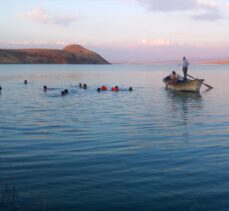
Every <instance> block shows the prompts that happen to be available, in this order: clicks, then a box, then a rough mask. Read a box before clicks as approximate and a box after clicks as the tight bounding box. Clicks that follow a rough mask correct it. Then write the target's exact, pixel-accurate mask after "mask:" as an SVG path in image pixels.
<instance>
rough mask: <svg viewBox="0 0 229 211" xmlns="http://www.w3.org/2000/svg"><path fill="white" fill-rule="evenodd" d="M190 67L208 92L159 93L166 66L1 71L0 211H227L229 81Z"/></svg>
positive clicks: (14, 67) (206, 69)
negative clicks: (102, 88)
mask: <svg viewBox="0 0 229 211" xmlns="http://www.w3.org/2000/svg"><path fill="white" fill-rule="evenodd" d="M192 68H193V69H192V71H193V72H194V73H193V75H200V77H201V78H202V77H203V78H205V79H207V82H208V83H209V84H213V86H214V87H215V89H213V90H211V91H209V92H203V90H204V89H202V90H201V93H200V94H196V93H183V92H174V91H171V90H165V89H164V84H163V83H162V82H161V79H162V78H163V77H164V76H165V75H167V73H168V72H170V71H171V70H170V69H171V67H170V66H160V65H155V66H152V65H108V66H106V65H105V66H100V65H96V66H93V65H85V66H81V65H79V66H77V65H69V66H68V65H60V66H58V65H41V66H40V65H8V66H6V65H3V66H0V85H1V86H2V87H3V90H2V93H1V95H0V172H1V174H0V208H1V209H0V210H10V209H11V210H14V209H15V210H226V209H227V208H228V206H229V204H228V196H229V182H228V177H229V173H228V171H227V169H228V168H229V156H228V154H229V142H228V137H229V130H228V128H229V100H228V99H229V92H228V91H226V90H228V83H227V81H226V80H224V79H225V78H228V77H229V72H227V71H225V70H226V69H227V67H223V66H220V67H215V66H214V68H213V67H212V66H194V67H193V66H192ZM216 68H218V69H217V72H216ZM195 71H196V72H195ZM219 73H220V75H221V77H222V78H221V79H220V78H217V77H218V76H219ZM216 76H217V77H216ZM25 79H27V80H28V82H29V83H28V84H27V85H25V84H23V82H24V80H25ZM213 79H214V80H213ZM79 82H82V83H87V84H88V89H87V90H82V89H79V88H78V84H79ZM44 85H46V86H48V87H51V88H56V89H52V90H49V91H47V92H44V91H43V86H44ZM101 85H106V86H108V87H112V86H115V85H118V86H119V87H121V88H128V87H129V86H132V87H134V91H133V92H128V91H121V92H117V93H114V92H110V91H109V92H101V93H98V92H97V91H96V89H97V88H98V86H101ZM63 89H68V90H69V95H67V96H64V97H62V96H61V95H60V91H61V90H63ZM16 193H17V194H16ZM6 199H7V200H6ZM9 204H11V205H9Z"/></svg>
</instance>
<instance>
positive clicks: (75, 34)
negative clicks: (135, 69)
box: [0, 0, 229, 62]
mask: <svg viewBox="0 0 229 211" xmlns="http://www.w3.org/2000/svg"><path fill="white" fill-rule="evenodd" d="M0 5H1V7H0V14H1V17H2V18H1V19H0V27H1V38H0V48H58V49H61V48H63V47H64V46H65V45H68V44H73V43H75V44H80V45H82V46H84V47H86V48H89V49H91V50H94V51H96V52H98V53H99V54H101V55H102V56H103V57H104V58H105V59H107V60H109V61H110V62H122V61H129V62H150V61H157V60H169V59H179V58H181V57H182V56H183V55H185V56H187V57H198V58H199V57H200V58H207V57H229V27H228V25H229V0H65V1H64V0H0Z"/></svg>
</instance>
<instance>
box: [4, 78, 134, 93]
mask: <svg viewBox="0 0 229 211" xmlns="http://www.w3.org/2000/svg"><path fill="white" fill-rule="evenodd" d="M24 84H28V81H27V80H24ZM79 88H80V89H87V88H88V86H87V84H82V83H79ZM54 89H55V88H48V87H47V86H43V90H44V92H47V91H48V90H54ZM1 90H2V87H1V86H0V91H1ZM102 91H112V92H119V91H130V92H132V91H133V88H132V87H129V88H128V89H120V88H119V87H118V86H113V87H111V88H108V87H107V86H105V85H103V86H101V87H98V88H97V92H102ZM68 93H69V91H68V89H64V90H62V91H61V92H60V94H61V95H62V96H65V95H67V94H68Z"/></svg>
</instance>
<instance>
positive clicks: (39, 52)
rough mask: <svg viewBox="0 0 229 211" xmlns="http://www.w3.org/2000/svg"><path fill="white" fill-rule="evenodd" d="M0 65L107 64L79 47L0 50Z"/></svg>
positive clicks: (99, 57) (98, 56) (91, 52)
mask: <svg viewBox="0 0 229 211" xmlns="http://www.w3.org/2000/svg"><path fill="white" fill-rule="evenodd" d="M0 64H109V62H107V61H106V60H105V59H103V58H102V57H101V56H100V55H98V54H97V53H95V52H93V51H90V50H88V49H86V48H83V47H82V46H80V45H69V46H66V47H65V48H64V49H62V50H56V49H0Z"/></svg>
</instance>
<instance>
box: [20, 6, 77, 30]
mask: <svg viewBox="0 0 229 211" xmlns="http://www.w3.org/2000/svg"><path fill="white" fill-rule="evenodd" d="M17 17H19V18H24V19H29V20H32V21H35V22H39V23H43V24H47V23H49V24H55V25H62V26H68V25H69V24H71V23H73V22H74V21H76V20H77V19H78V17H77V16H73V15H71V16H70V15H65V16H51V15H49V14H48V13H47V12H46V11H45V10H44V9H40V8H34V9H32V11H29V12H25V13H18V14H17Z"/></svg>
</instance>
